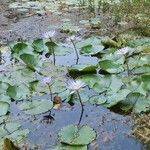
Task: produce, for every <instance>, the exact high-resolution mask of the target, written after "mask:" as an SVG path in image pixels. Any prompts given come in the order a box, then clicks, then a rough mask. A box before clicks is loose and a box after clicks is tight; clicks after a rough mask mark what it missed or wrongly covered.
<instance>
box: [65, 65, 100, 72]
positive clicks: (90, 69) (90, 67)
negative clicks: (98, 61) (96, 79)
mask: <svg viewBox="0 0 150 150" xmlns="http://www.w3.org/2000/svg"><path fill="white" fill-rule="evenodd" d="M96 68H97V67H96V66H94V65H90V64H77V65H73V66H71V67H69V68H68V70H69V72H96Z"/></svg>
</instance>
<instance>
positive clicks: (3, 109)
mask: <svg viewBox="0 0 150 150" xmlns="http://www.w3.org/2000/svg"><path fill="white" fill-rule="evenodd" d="M10 103H11V99H10V97H9V96H6V95H3V94H2V95H1V94H0V116H3V115H6V114H7V112H8V111H9V107H10Z"/></svg>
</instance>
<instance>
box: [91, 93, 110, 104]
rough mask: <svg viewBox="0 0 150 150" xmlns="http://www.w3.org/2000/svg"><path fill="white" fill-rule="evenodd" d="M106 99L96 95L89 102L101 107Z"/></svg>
mask: <svg viewBox="0 0 150 150" xmlns="http://www.w3.org/2000/svg"><path fill="white" fill-rule="evenodd" d="M106 101H107V100H106V97H101V96H100V95H95V96H92V97H90V99H89V102H90V103H91V104H97V105H101V104H104V103H105V102H106Z"/></svg>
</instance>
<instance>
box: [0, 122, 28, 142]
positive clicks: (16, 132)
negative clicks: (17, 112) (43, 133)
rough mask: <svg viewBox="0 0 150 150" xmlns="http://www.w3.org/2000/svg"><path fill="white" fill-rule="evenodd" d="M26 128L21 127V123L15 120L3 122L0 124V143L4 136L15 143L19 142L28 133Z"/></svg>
mask: <svg viewBox="0 0 150 150" xmlns="http://www.w3.org/2000/svg"><path fill="white" fill-rule="evenodd" d="M28 133H29V130H28V129H22V128H21V125H20V124H19V123H16V122H4V123H2V124H1V125H0V143H2V141H3V140H4V139H5V138H9V139H11V140H12V141H14V142H15V143H20V142H22V140H24V139H25V138H26V136H27V135H28Z"/></svg>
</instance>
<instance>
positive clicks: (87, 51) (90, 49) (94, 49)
mask: <svg viewBox="0 0 150 150" xmlns="http://www.w3.org/2000/svg"><path fill="white" fill-rule="evenodd" d="M103 49H104V46H103V45H91V44H90V45H86V46H84V47H82V48H81V50H80V54H83V55H94V54H97V53H99V52H101V51H102V50H103Z"/></svg>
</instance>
